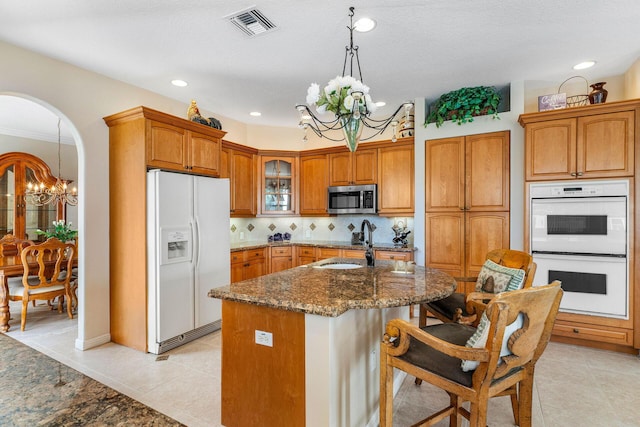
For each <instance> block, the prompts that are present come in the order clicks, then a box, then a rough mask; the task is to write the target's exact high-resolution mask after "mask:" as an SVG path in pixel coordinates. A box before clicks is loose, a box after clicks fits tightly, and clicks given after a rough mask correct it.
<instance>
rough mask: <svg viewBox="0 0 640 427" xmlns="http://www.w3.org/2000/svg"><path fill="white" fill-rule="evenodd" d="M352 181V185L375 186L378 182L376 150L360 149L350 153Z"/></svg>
mask: <svg viewBox="0 0 640 427" xmlns="http://www.w3.org/2000/svg"><path fill="white" fill-rule="evenodd" d="M351 158H352V181H353V183H354V184H358V185H364V184H376V183H377V182H378V150H377V149H375V148H370V149H367V150H365V149H361V150H358V151H356V152H355V153H351Z"/></svg>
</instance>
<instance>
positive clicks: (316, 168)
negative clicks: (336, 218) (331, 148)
mask: <svg viewBox="0 0 640 427" xmlns="http://www.w3.org/2000/svg"><path fill="white" fill-rule="evenodd" d="M330 156H331V154H312V155H306V154H300V215H313V216H326V215H328V213H327V186H328V185H329V160H328V159H329V158H330Z"/></svg>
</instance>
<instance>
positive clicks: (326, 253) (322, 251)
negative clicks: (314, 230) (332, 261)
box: [318, 248, 341, 261]
mask: <svg viewBox="0 0 640 427" xmlns="http://www.w3.org/2000/svg"><path fill="white" fill-rule="evenodd" d="M340 255H341V254H340V249H336V248H318V261H320V260H321V259H325V258H333V257H339V256H340Z"/></svg>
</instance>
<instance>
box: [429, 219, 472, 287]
mask: <svg viewBox="0 0 640 427" xmlns="http://www.w3.org/2000/svg"><path fill="white" fill-rule="evenodd" d="M464 218H465V214H464V212H461V211H460V212H437V213H427V215H426V218H425V219H426V224H425V246H426V248H427V250H426V259H425V264H426V265H427V266H428V267H433V268H438V269H440V270H443V271H445V272H446V273H448V274H450V275H452V276H454V277H461V276H463V275H464V256H465V250H464Z"/></svg>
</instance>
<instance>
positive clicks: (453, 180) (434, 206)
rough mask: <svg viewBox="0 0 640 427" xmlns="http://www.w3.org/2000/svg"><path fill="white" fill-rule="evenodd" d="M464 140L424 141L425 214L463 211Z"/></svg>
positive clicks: (460, 138) (459, 138) (462, 138)
mask: <svg viewBox="0 0 640 427" xmlns="http://www.w3.org/2000/svg"><path fill="white" fill-rule="evenodd" d="M464 148H465V143H464V137H458V138H445V139H435V140H431V141H427V144H426V152H425V157H426V158H425V162H426V163H425V165H426V166H425V169H426V177H425V190H426V194H425V207H426V210H427V212H438V211H452V210H453V211H456V210H464V207H465V202H464V194H465V191H464V177H465V173H464Z"/></svg>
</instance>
